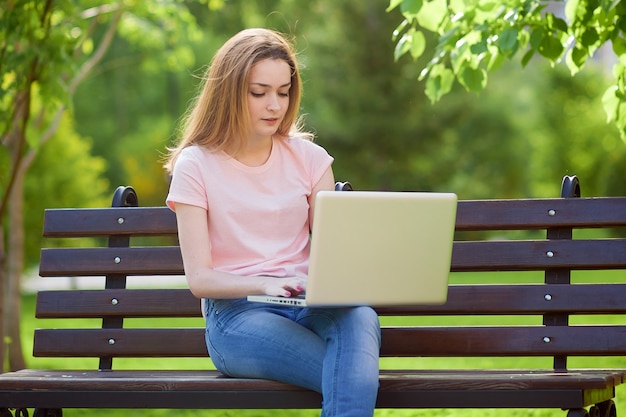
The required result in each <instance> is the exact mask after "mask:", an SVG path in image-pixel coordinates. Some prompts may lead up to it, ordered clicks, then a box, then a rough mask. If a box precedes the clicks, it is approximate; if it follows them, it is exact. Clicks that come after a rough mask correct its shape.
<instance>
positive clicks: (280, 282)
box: [261, 277, 306, 297]
mask: <svg viewBox="0 0 626 417" xmlns="http://www.w3.org/2000/svg"><path fill="white" fill-rule="evenodd" d="M262 278H263V281H262V282H261V287H262V289H263V293H264V294H265V295H271V296H278V297H297V296H298V295H300V294H301V293H303V292H304V291H305V290H306V280H305V279H303V278H298V277H286V278H277V277H262Z"/></svg>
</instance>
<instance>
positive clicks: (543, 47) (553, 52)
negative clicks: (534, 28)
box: [538, 36, 563, 62]
mask: <svg viewBox="0 0 626 417" xmlns="http://www.w3.org/2000/svg"><path fill="white" fill-rule="evenodd" d="M538 51H539V53H540V54H541V55H543V56H544V57H546V58H548V59H549V60H551V61H553V62H554V61H556V60H557V59H558V58H559V57H560V56H561V54H562V53H563V45H561V42H560V41H559V40H558V39H557V38H555V37H553V36H544V37H543V39H542V41H541V44H540V45H539V49H538Z"/></svg>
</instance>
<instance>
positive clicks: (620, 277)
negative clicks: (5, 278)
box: [22, 271, 626, 417]
mask: <svg viewBox="0 0 626 417" xmlns="http://www.w3.org/2000/svg"><path fill="white" fill-rule="evenodd" d="M451 279H452V282H460V280H463V282H466V283H467V282H482V283H487V282H488V283H495V282H501V281H505V282H517V283H521V282H524V283H525V282H542V280H543V277H542V275H541V274H529V273H515V274H513V273H511V274H497V275H495V274H494V275H490V274H467V273H465V274H463V275H462V276H461V275H454V274H453V276H452V278H451ZM572 280H573V281H574V282H626V273H625V272H624V271H611V272H610V273H606V272H596V271H589V272H580V273H574V274H573V276H572ZM34 307H35V297H34V296H33V295H25V296H24V298H23V312H22V334H23V346H24V351H25V352H32V334H33V330H34V328H36V327H44V326H45V327H80V326H83V325H84V326H87V327H91V326H93V327H98V326H99V321H97V320H80V319H77V320H72V321H69V322H68V321H67V320H65V321H63V320H45V321H43V320H37V319H35V318H34ZM179 320H180V319H172V320H171V321H170V320H160V321H158V322H151V323H150V324H147V323H146V321H142V320H129V321H128V323H127V324H128V325H129V326H145V325H159V326H180V325H181V322H180V321H179ZM186 320H187V319H186ZM381 321H383V324H395V325H406V324H446V323H454V324H455V325H459V324H466V325H480V324H493V323H497V324H513V325H515V324H539V323H541V318H540V317H517V316H515V317H505V318H502V317H473V316H468V317H422V318H418V319H414V318H397V317H383V318H382V319H381ZM572 322H573V323H575V324H584V323H607V324H626V317H625V316H615V315H614V316H583V317H575V318H572ZM184 325H185V326H202V325H203V323H202V320H201V319H196V320H191V321H189V320H187V321H185V322H184ZM625 355H626V352H625ZM27 363H28V366H29V367H30V368H50V369H55V368H58V369H81V368H85V369H95V368H96V367H97V360H96V359H89V358H87V359H82V358H78V359H77V358H34V357H28V358H27ZM568 364H569V366H570V367H572V368H575V367H596V368H624V367H626V363H625V357H599V358H597V357H594V358H587V357H583V358H570V361H569V363H568ZM114 366H115V368H116V369H141V368H148V369H149V368H152V369H172V368H175V369H202V368H212V364H211V361H210V359H209V358H206V359H197V358H196V359H185V358H183V359H180V358H168V359H166V360H163V359H141V360H139V359H117V360H116V361H115V362H114ZM381 366H382V367H383V368H388V369H402V368H405V369H406V368H413V369H453V368H524V367H529V368H549V367H550V366H551V359H550V358H470V359H468V358H383V359H381ZM615 402H616V405H617V409H618V412H619V410H620V409H622V407H626V388H622V387H618V389H617V397H616V399H615ZM173 412H174V413H176V415H177V416H183V417H184V416H206V417H230V416H241V417H275V416H281V417H291V416H302V417H308V416H310V417H313V416H318V415H319V410H176V411H172V410H123V409H122V410H120V409H113V410H82V409H81V410H77V409H66V410H64V412H63V415H64V416H65V417H74V416H79V415H80V416H83V417H92V416H93V417H95V416H104V417H120V416H133V417H157V416H166V415H171V414H172V413H173ZM501 415H508V416H513V417H564V416H565V415H566V414H565V412H564V411H561V410H556V409H506V410H502V409H495V410H492V409H436V410H395V409H394V410H391V409H381V410H376V414H375V416H376V417H426V416H428V417H452V416H453V417H496V416H501Z"/></svg>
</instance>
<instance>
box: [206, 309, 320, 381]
mask: <svg viewBox="0 0 626 417" xmlns="http://www.w3.org/2000/svg"><path fill="white" fill-rule="evenodd" d="M296 310H297V308H293V307H282V306H270V305H264V304H257V303H249V302H247V301H246V300H227V301H226V300H216V301H210V302H209V303H208V306H207V333H206V342H207V347H208V349H209V353H210V355H211V358H212V360H213V363H214V364H215V366H216V368H217V369H218V370H220V371H221V372H223V373H225V374H227V375H230V376H234V377H248V378H268V379H274V380H278V381H282V382H286V383H290V384H295V385H299V386H303V387H306V388H309V389H312V390H315V391H317V392H321V389H322V388H321V386H322V368H323V362H324V356H325V353H326V341H325V340H323V339H322V338H321V337H320V336H318V335H317V334H316V333H315V332H313V331H311V330H309V329H307V328H305V327H303V326H302V325H300V324H298V323H296V322H295V321H294V316H295V315H296V313H297V311H296Z"/></svg>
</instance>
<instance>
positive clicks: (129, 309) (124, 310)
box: [36, 284, 626, 318]
mask: <svg viewBox="0 0 626 417" xmlns="http://www.w3.org/2000/svg"><path fill="white" fill-rule="evenodd" d="M625 294H626V284H577V285H544V284H532V285H522V284H519V285H452V286H450V289H449V293H448V301H447V303H446V304H444V305H441V306H406V307H404V306H402V307H388V308H383V307H381V308H377V311H378V313H379V314H380V315H386V316H394V315H428V314H432V315H456V314H460V315H482V314H505V315H520V314H528V315H538V314H543V313H568V314H600V313H605V314H611V313H613V314H617V313H624V312H626V303H624V297H625ZM546 296H548V297H546ZM113 300H115V301H113ZM119 316H122V317H140V318H143V317H199V316H200V300H198V299H197V298H195V297H194V296H193V295H192V294H191V292H190V291H189V290H188V289H146V290H135V289H133V290H126V289H112V290H67V291H40V292H39V293H38V295H37V311H36V317H37V318H94V317H95V318H100V317H119Z"/></svg>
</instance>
